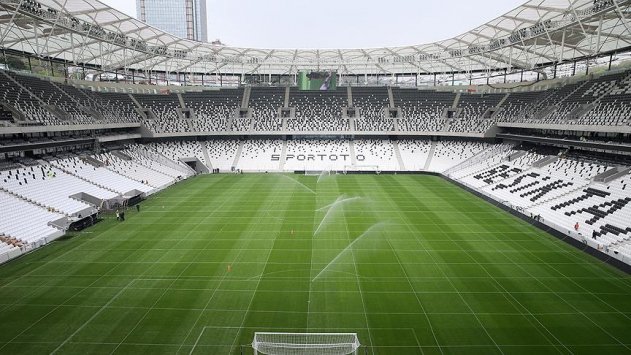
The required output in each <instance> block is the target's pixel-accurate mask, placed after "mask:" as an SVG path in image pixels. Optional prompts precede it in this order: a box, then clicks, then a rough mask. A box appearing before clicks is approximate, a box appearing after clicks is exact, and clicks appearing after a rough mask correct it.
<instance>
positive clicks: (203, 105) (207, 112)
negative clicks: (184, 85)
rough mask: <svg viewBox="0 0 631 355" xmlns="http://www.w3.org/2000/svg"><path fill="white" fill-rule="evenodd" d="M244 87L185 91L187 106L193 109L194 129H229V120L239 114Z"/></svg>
mask: <svg viewBox="0 0 631 355" xmlns="http://www.w3.org/2000/svg"><path fill="white" fill-rule="evenodd" d="M242 97H243V89H224V90H215V91H202V92H188V93H183V94H182V98H183V99H184V102H185V105H186V107H187V108H189V109H191V110H192V111H193V113H192V116H193V117H195V120H194V121H193V131H196V132H217V131H227V130H228V129H229V127H228V121H229V120H230V119H233V118H234V117H236V116H237V112H238V110H239V107H240V106H241V99H242Z"/></svg>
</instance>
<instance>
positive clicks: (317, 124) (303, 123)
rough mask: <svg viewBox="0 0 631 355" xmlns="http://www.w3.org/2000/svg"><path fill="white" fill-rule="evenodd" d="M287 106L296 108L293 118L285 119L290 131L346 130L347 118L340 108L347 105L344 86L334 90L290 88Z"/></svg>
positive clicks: (347, 127) (347, 128)
mask: <svg viewBox="0 0 631 355" xmlns="http://www.w3.org/2000/svg"><path fill="white" fill-rule="evenodd" d="M289 106H290V107H294V108H295V109H296V115H295V118H293V119H288V120H287V129H288V130H290V131H348V130H349V125H348V120H347V119H343V118H342V109H343V108H344V107H347V106H348V101H347V98H346V88H338V89H337V90H334V91H300V90H298V89H296V88H291V90H290V95H289Z"/></svg>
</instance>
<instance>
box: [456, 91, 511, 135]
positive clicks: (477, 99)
mask: <svg viewBox="0 0 631 355" xmlns="http://www.w3.org/2000/svg"><path fill="white" fill-rule="evenodd" d="M504 96H505V94H482V95H478V94H462V95H461V96H460V101H459V103H458V109H459V114H458V117H456V118H454V119H453V120H452V121H451V123H450V125H449V131H451V132H479V133H483V132H486V131H487V130H488V129H489V128H490V127H491V126H492V125H493V124H494V123H495V121H494V120H492V119H491V117H490V111H489V110H491V109H493V108H495V107H497V105H498V104H499V103H500V101H501V100H502V99H503V98H504Z"/></svg>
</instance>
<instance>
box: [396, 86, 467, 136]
mask: <svg viewBox="0 0 631 355" xmlns="http://www.w3.org/2000/svg"><path fill="white" fill-rule="evenodd" d="M392 91H393V93H392V94H393V96H394V105H395V107H399V108H401V116H402V117H401V118H400V119H399V130H401V131H413V132H415V131H420V132H436V131H442V130H443V128H444V127H445V120H444V119H443V113H444V112H445V110H446V109H448V108H450V107H451V105H452V104H453V102H454V100H455V98H456V94H454V93H453V92H440V91H430V90H417V89H399V88H392Z"/></svg>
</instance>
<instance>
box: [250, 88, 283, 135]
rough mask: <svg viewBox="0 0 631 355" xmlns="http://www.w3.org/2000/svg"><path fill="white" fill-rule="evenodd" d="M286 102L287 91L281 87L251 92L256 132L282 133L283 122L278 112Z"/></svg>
mask: <svg viewBox="0 0 631 355" xmlns="http://www.w3.org/2000/svg"><path fill="white" fill-rule="evenodd" d="M284 101H285V89H284V88H281V87H271V88H267V87H254V88H252V90H251V91H250V101H249V107H250V108H251V109H252V117H253V118H254V130H255V131H280V130H281V129H282V125H283V121H282V119H281V118H280V117H279V115H278V112H279V110H280V108H281V107H283V105H284Z"/></svg>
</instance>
